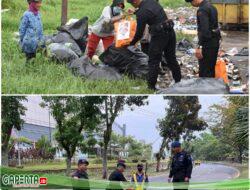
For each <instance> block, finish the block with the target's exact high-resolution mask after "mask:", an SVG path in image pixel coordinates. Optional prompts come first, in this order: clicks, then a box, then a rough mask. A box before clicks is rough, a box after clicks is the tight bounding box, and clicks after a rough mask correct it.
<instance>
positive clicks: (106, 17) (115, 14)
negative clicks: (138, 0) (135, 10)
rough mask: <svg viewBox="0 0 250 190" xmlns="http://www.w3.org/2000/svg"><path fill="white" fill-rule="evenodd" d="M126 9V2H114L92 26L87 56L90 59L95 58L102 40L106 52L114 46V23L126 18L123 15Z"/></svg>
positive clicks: (117, 0) (115, 0) (122, 0)
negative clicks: (123, 10)
mask: <svg viewBox="0 0 250 190" xmlns="http://www.w3.org/2000/svg"><path fill="white" fill-rule="evenodd" d="M124 8H125V5H124V0H113V3H112V5H111V6H107V7H105V8H104V9H103V11H102V15H101V17H100V18H99V19H98V20H97V21H96V22H95V23H94V25H93V26H92V33H91V34H90V36H89V40H88V52H87V55H88V57H89V58H90V59H92V57H93V56H94V54H95V51H96V48H97V46H98V44H99V42H100V40H102V42H103V46H104V49H105V50H106V49H107V48H108V47H109V46H111V45H112V43H113V41H114V23H115V22H117V21H119V20H121V19H122V18H124V17H123V15H122V9H124Z"/></svg>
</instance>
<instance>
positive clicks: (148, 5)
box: [130, 0, 167, 45]
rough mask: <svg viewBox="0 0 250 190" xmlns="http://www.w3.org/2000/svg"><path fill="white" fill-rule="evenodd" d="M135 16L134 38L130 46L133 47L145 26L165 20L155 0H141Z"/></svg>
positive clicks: (160, 7)
mask: <svg viewBox="0 0 250 190" xmlns="http://www.w3.org/2000/svg"><path fill="white" fill-rule="evenodd" d="M135 14H136V18H137V28H136V34H135V37H134V39H133V41H132V42H131V43H130V45H135V44H136V43H137V42H138V41H139V40H140V39H141V38H142V36H143V33H144V30H145V27H146V24H148V25H149V26H152V25H155V24H160V23H163V22H164V21H166V20H167V15H166V13H165V11H164V9H163V7H162V6H161V5H160V4H159V3H158V2H157V1H155V0H143V1H142V2H141V4H140V6H139V9H138V10H137V11H136V13H135Z"/></svg>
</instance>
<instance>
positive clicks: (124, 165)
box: [117, 160, 126, 168]
mask: <svg viewBox="0 0 250 190" xmlns="http://www.w3.org/2000/svg"><path fill="white" fill-rule="evenodd" d="M119 166H122V167H124V168H126V164H125V160H118V162H117V167H119Z"/></svg>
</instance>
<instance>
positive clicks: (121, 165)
mask: <svg viewBox="0 0 250 190" xmlns="http://www.w3.org/2000/svg"><path fill="white" fill-rule="evenodd" d="M125 169H126V164H125V161H124V160H119V161H118V163H117V168H116V170H115V171H113V172H112V173H111V174H110V176H109V181H124V182H126V181H127V180H126V178H125V177H124V175H123V172H124V171H125ZM111 186H112V188H110V189H114V188H117V190H120V189H121V190H122V189H123V188H122V187H121V186H120V185H119V184H111Z"/></svg>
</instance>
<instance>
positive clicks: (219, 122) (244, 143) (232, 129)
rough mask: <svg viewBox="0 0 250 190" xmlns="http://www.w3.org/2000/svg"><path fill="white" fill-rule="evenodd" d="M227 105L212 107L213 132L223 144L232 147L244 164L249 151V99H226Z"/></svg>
mask: <svg viewBox="0 0 250 190" xmlns="http://www.w3.org/2000/svg"><path fill="white" fill-rule="evenodd" d="M226 100H227V103H226V104H223V105H221V104H219V105H218V104H216V105H213V106H211V107H210V113H209V114H210V118H211V119H212V122H211V131H212V133H213V135H215V136H216V137H217V138H218V139H219V140H220V143H222V144H227V145H230V146H231V147H232V148H233V150H234V153H235V156H236V157H237V159H238V161H239V162H240V163H242V159H243V153H244V152H247V151H248V129H247V128H248V97H244V96H237V97H226Z"/></svg>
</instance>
